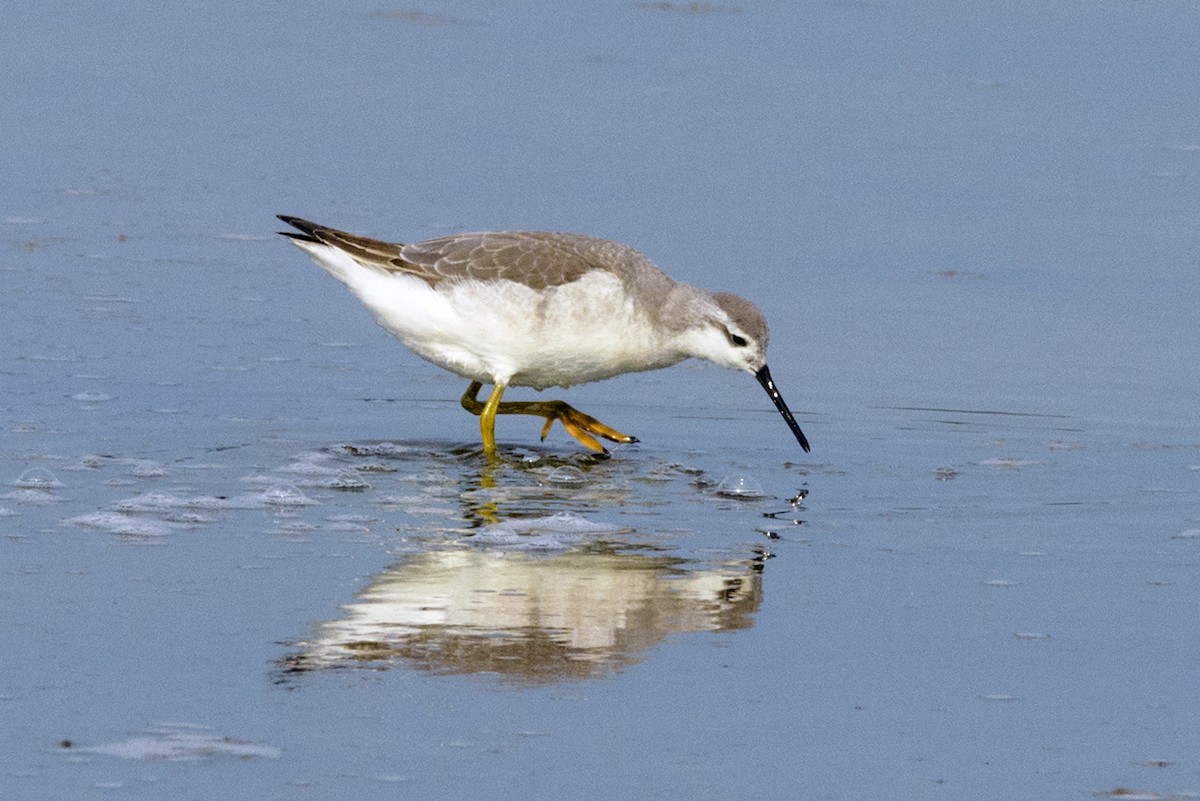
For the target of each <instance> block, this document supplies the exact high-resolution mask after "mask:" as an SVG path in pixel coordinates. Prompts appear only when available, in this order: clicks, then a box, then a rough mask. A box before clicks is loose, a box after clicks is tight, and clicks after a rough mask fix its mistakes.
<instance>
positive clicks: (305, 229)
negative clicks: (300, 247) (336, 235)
mask: <svg viewBox="0 0 1200 801" xmlns="http://www.w3.org/2000/svg"><path fill="white" fill-rule="evenodd" d="M275 216H276V217H278V218H279V219H281V220H283V221H284V222H285V223H287V224H288V225H290V226H292V227H293V228H295V229H296V230H298V231H300V232H301V233H296V231H276V233H277V234H279V235H281V236H286V237H288V238H289V239H298V240H300V241H301V242H319V241H320V240H319V239H318V238H317V236H316V231H317V229H318V228H320V227H321V226H319V225H317V224H316V223H315V222H310V221H309V220H306V219H304V218H303V217H291V216H289V215H287V214H276V215H275Z"/></svg>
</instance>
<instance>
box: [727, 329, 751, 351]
mask: <svg viewBox="0 0 1200 801" xmlns="http://www.w3.org/2000/svg"><path fill="white" fill-rule="evenodd" d="M725 334H726V335H727V336H728V337H729V344H730V345H733V346H734V347H735V348H744V347H746V346H747V345H749V344H750V343H749V342H748V341H747V340H746V338H745V337H741V336H738V335H737V334H735V333H733V332H732V331H726V332H725Z"/></svg>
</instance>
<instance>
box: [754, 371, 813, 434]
mask: <svg viewBox="0 0 1200 801" xmlns="http://www.w3.org/2000/svg"><path fill="white" fill-rule="evenodd" d="M754 377H755V378H757V379H758V383H760V384H762V388H763V389H765V390H766V391H767V394H768V395H770V396H771V400H773V401H775V408H776V409H778V410H779V413H780V414H782V415H783V419H784V420H786V421H787V424H788V428H790V429H792V433H793V434H795V435H796V441H797V442H799V443H800V447H801V448H804V452H805V453H808V451H809V447H808V440H807V439H806V438H805V436H804V432H803V431H801V430H800V426H799V424H797V423H796V418H795V417H792V410H791V409H789V408H788V407H787V404H786V403H784V402H783V396H782V395H780V394H779V390H777V389H776V388H775V382H774V381H772V380H771V371H770V370H768V369H767V366H766V365H765V364H764V365H763V366H762V369H761V370H759V371H758V372H757V373H755V374H754Z"/></svg>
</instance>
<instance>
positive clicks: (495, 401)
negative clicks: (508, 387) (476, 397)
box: [476, 384, 505, 457]
mask: <svg viewBox="0 0 1200 801" xmlns="http://www.w3.org/2000/svg"><path fill="white" fill-rule="evenodd" d="M504 386H505V385H504V384H496V385H495V386H494V387H492V394H491V395H488V399H487V403H485V404H483V410H482V411H481V412H480V413H479V430H480V432H481V433H482V434H483V452H484V453H485V454H487V455H488V456H489V457H494V456H495V455H496V412H497V411H498V410H499V409H500V398H502V397H503V396H504ZM478 391H479V390H476V392H478Z"/></svg>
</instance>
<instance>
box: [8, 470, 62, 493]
mask: <svg viewBox="0 0 1200 801" xmlns="http://www.w3.org/2000/svg"><path fill="white" fill-rule="evenodd" d="M13 486H14V487H20V488H21V489H37V490H52V489H58V488H59V487H61V486H62V482H61V481H59V480H58V478H57V477H56V476H55V475H54V474H53V473H51V472H50V471H49V470H47V469H46V468H44V467H31V468H29V469H28V470H26V471H25V472H24V473H22V474H21V475H19V476H17V480H16V481H14V482H13Z"/></svg>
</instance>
